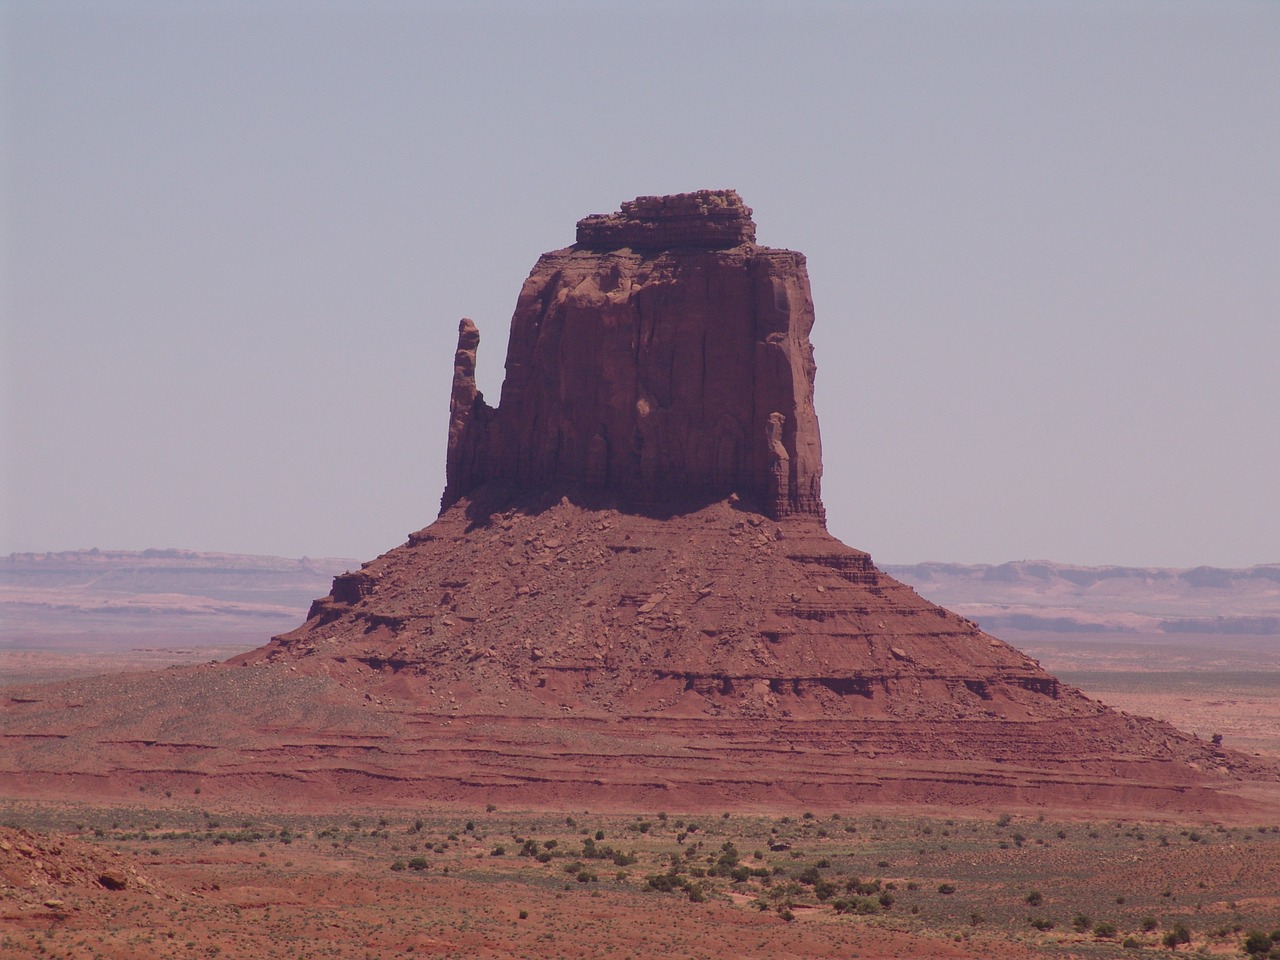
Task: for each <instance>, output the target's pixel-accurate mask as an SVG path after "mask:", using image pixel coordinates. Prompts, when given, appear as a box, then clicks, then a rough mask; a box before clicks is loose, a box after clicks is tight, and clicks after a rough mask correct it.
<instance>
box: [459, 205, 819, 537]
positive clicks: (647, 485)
mask: <svg viewBox="0 0 1280 960" xmlns="http://www.w3.org/2000/svg"><path fill="white" fill-rule="evenodd" d="M755 232H756V228H755V223H754V221H753V220H752V219H751V208H750V207H748V206H746V205H745V204H744V203H743V202H742V199H741V198H740V197H739V196H738V195H737V193H735V192H734V191H732V190H724V191H712V190H703V191H699V192H697V193H687V194H679V195H677V196H672V197H639V198H637V199H636V200H633V201H631V202H629V203H624V204H623V205H622V209H621V211H620V212H618V213H613V214H607V215H596V216H590V217H586V218H585V219H583V220H580V221H579V222H578V231H577V239H578V242H577V243H576V244H574V245H573V246H571V247H567V248H565V249H563V250H556V251H553V252H551V253H546V254H543V255H542V257H541V258H539V260H538V262H537V264H536V265H535V266H534V268H533V271H532V273H530V275H529V278H528V280H526V281H525V284H524V288H523V289H522V290H521V292H520V298H519V300H518V302H517V304H516V309H515V315H514V316H513V317H512V320H511V335H510V339H509V341H508V345H507V362H506V379H505V381H504V382H503V386H502V397H501V401H500V403H499V404H498V406H497V408H496V409H495V408H492V407H490V406H489V405H488V404H487V403H486V402H485V400H484V397H483V396H482V395H481V394H480V392H479V391H478V390H477V389H476V384H475V364H476V350H477V347H478V345H479V331H478V330H477V328H476V326H475V324H474V323H472V322H471V321H470V320H463V321H462V323H461V324H460V327H459V332H458V349H457V353H456V356H455V362H454V379H453V394H452V400H451V404H450V425H449V450H448V456H447V460H446V479H447V484H446V489H445V492H444V497H443V508H444V509H447V508H448V507H449V506H451V505H452V504H454V503H456V502H457V501H458V500H460V499H461V498H463V497H466V496H469V495H471V494H473V493H474V492H475V491H476V490H478V489H479V488H480V487H482V486H484V485H485V484H488V483H493V482H504V483H507V484H509V485H510V486H512V487H514V488H517V489H519V490H522V491H529V490H531V489H550V488H555V489H563V490H566V491H588V492H591V493H593V494H596V495H606V496H608V497H611V498H613V499H614V500H616V501H617V502H619V503H622V504H628V505H632V506H641V507H643V506H657V507H666V508H670V507H672V506H681V505H688V504H691V503H707V502H711V501H714V500H717V499H720V498H722V497H725V496H728V495H730V494H734V493H736V494H739V495H742V496H745V497H748V498H749V499H750V500H751V501H752V502H753V503H755V504H757V505H759V507H760V508H761V509H762V511H763V512H764V513H766V514H767V515H768V516H770V517H772V518H774V519H777V518H780V517H783V516H788V515H792V514H807V515H812V516H817V517H822V515H823V507H822V495H821V480H822V443H821V440H820V438H819V435H818V419H817V416H816V414H815V413H814V408H813V378H814V370H815V367H814V361H813V348H812V346H811V345H810V343H809V330H810V328H811V327H812V326H813V298H812V296H811V294H810V292H809V276H808V272H807V270H806V267H805V259H804V256H803V255H802V254H799V253H796V252H794V251H791V250H773V249H770V248H768V247H762V246H758V245H757V244H756V243H755Z"/></svg>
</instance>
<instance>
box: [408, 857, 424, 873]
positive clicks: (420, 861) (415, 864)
mask: <svg viewBox="0 0 1280 960" xmlns="http://www.w3.org/2000/svg"><path fill="white" fill-rule="evenodd" d="M409 869H410V870H425V869H427V858H426V857H414V858H413V859H412V860H410V861H409Z"/></svg>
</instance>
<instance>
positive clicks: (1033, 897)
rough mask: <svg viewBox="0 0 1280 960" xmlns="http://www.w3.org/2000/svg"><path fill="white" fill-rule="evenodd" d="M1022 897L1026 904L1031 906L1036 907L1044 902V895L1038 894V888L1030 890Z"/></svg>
mask: <svg viewBox="0 0 1280 960" xmlns="http://www.w3.org/2000/svg"><path fill="white" fill-rule="evenodd" d="M1023 899H1025V900H1026V901H1027V904H1028V905H1029V906H1032V907H1038V906H1040V904H1042V903H1044V897H1043V896H1041V895H1040V891H1039V890H1032V891H1031V892H1030V893H1028V894H1027V895H1026V897H1024V898H1023Z"/></svg>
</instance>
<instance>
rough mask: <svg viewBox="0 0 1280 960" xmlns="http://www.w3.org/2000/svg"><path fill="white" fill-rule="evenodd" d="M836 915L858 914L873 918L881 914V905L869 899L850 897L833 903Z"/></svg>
mask: <svg viewBox="0 0 1280 960" xmlns="http://www.w3.org/2000/svg"><path fill="white" fill-rule="evenodd" d="M831 906H832V907H833V908H835V911H836V913H856V914H858V915H859V916H864V917H867V916H871V915H873V914H877V913H879V912H880V905H879V904H878V903H876V902H875V901H874V900H871V899H869V898H867V897H850V898H849V899H843V898H841V899H837V900H833V901H831Z"/></svg>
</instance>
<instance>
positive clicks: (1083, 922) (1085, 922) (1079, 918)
mask: <svg viewBox="0 0 1280 960" xmlns="http://www.w3.org/2000/svg"><path fill="white" fill-rule="evenodd" d="M1071 925H1072V926H1073V927H1075V928H1076V929H1077V930H1079V931H1080V932H1081V933H1083V932H1084V931H1086V930H1088V929H1089V915H1088V914H1087V913H1077V914H1076V915H1075V916H1074V917H1072V918H1071Z"/></svg>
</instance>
